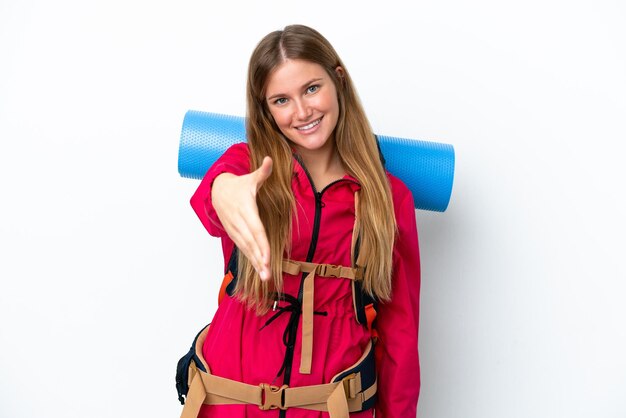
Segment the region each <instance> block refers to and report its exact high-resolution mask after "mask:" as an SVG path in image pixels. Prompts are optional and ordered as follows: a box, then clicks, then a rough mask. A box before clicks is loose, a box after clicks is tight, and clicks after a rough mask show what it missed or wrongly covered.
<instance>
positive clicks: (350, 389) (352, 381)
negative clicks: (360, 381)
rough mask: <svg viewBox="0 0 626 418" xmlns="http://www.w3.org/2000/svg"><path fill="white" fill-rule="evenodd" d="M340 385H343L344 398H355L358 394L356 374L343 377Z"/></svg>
mask: <svg viewBox="0 0 626 418" xmlns="http://www.w3.org/2000/svg"><path fill="white" fill-rule="evenodd" d="M341 383H342V385H343V390H344V392H345V394H346V398H348V399H354V398H356V396H357V394H358V390H359V389H358V388H357V374H356V373H352V374H349V375H348V376H346V377H344V378H343V379H342V380H341Z"/></svg>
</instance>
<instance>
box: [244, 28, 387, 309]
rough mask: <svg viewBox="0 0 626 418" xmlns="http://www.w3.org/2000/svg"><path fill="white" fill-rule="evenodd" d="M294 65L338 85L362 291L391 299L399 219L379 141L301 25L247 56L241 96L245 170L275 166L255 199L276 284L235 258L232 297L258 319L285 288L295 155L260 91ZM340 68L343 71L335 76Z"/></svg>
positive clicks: (330, 57) (340, 147)
mask: <svg viewBox="0 0 626 418" xmlns="http://www.w3.org/2000/svg"><path fill="white" fill-rule="evenodd" d="M295 59H298V60H305V61H309V62H313V63H316V64H319V65H320V66H322V67H323V68H324V69H325V70H326V72H327V73H328V75H329V76H330V78H331V79H332V81H333V83H334V84H335V87H336V90H337V98H338V102H339V117H338V121H337V126H336V128H335V143H336V148H337V153H338V155H339V158H340V159H341V161H342V163H343V166H344V167H345V168H346V170H347V171H348V173H350V174H351V175H352V176H353V177H355V178H356V179H357V180H358V181H359V182H360V184H361V191H360V199H359V202H360V203H359V206H358V214H357V216H358V218H359V223H358V225H357V228H358V234H359V241H360V247H359V260H368V262H367V266H366V269H365V277H364V279H363V286H362V287H363V289H364V290H365V291H366V292H367V293H369V294H370V295H371V296H374V297H376V298H378V299H379V300H389V299H390V298H391V273H392V255H393V246H394V240H395V235H396V220H395V217H394V216H389V213H390V208H393V199H392V196H391V188H390V185H389V181H388V179H387V176H386V174H385V171H384V168H383V165H382V162H381V160H380V154H379V151H378V147H377V144H376V138H375V137H374V134H373V133H372V129H371V127H370V124H369V121H368V120H367V117H366V116H365V112H364V110H363V107H362V105H361V102H360V100H359V98H358V96H357V93H356V90H355V88H354V86H353V83H352V80H351V78H350V75H349V73H348V71H347V70H346V67H345V65H344V64H343V63H342V62H341V59H340V58H339V56H338V55H337V53H336V52H335V50H334V48H333V47H332V45H331V44H330V43H329V42H328V41H327V40H326V39H325V38H324V37H323V36H322V35H321V34H320V33H319V32H317V31H315V30H314V29H312V28H309V27H307V26H303V25H291V26H287V27H285V29H284V30H282V31H275V32H272V33H270V34H268V35H267V36H265V37H264V38H263V39H262V40H261V41H260V42H259V44H258V45H257V47H256V48H255V50H254V51H253V53H252V56H251V57H250V63H249V67H248V81H247V93H246V100H247V118H246V131H247V137H248V148H249V150H250V167H251V170H256V169H257V168H258V167H259V166H260V165H261V163H262V161H263V158H264V156H266V155H269V156H270V157H271V158H272V159H273V161H274V164H273V169H272V174H271V175H270V177H269V178H268V179H267V180H266V182H265V183H264V184H263V186H262V187H261V188H260V189H259V192H258V194H257V205H258V208H259V215H260V218H261V221H262V222H263V225H264V226H265V231H266V233H267V237H268V240H269V244H270V254H271V255H272V256H271V261H270V269H271V273H272V278H273V280H271V281H265V282H264V281H261V280H260V278H259V276H258V274H257V273H256V271H255V270H254V268H253V267H252V264H251V263H250V262H249V261H248V260H247V259H246V257H243V256H242V257H239V265H238V272H239V274H238V280H237V286H236V288H235V292H236V293H237V295H238V296H239V298H240V299H241V300H245V301H246V302H248V304H249V306H254V307H256V309H257V313H259V314H261V313H264V312H266V311H267V309H268V307H269V304H270V302H271V300H270V297H271V295H272V293H273V292H275V291H277V292H280V291H281V289H282V277H283V276H282V264H281V263H282V256H283V253H284V252H287V253H289V250H290V248H289V236H290V232H291V231H290V228H291V221H292V215H293V213H294V209H295V198H294V195H293V191H292V190H291V180H292V174H293V156H292V151H291V148H290V146H289V143H288V142H287V140H286V139H285V138H284V137H283V136H282V134H281V133H280V130H279V129H278V126H277V125H276V123H275V122H274V119H273V118H272V115H271V114H270V111H269V108H268V106H267V102H266V99H265V89H266V86H267V81H268V78H269V77H270V75H271V74H272V71H273V70H274V69H276V68H277V67H278V66H279V65H280V64H282V63H283V62H284V61H285V60H295ZM337 67H341V68H342V69H343V71H342V72H337V71H335V70H336V68H337ZM391 213H392V214H393V213H394V212H393V210H392V211H391ZM353 262H355V263H356V260H353Z"/></svg>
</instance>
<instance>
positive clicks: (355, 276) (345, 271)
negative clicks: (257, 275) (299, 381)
mask: <svg viewBox="0 0 626 418" xmlns="http://www.w3.org/2000/svg"><path fill="white" fill-rule="evenodd" d="M283 272H285V273H287V274H292V275H296V274H300V273H307V275H306V276H305V277H304V284H303V287H302V354H301V358H300V373H301V374H311V362H312V360H313V301H314V291H315V276H316V275H317V276H321V277H339V278H344V279H349V280H359V279H361V278H362V276H363V270H362V269H360V268H352V267H345V266H337V265H334V264H316V263H307V262H303V261H293V260H283Z"/></svg>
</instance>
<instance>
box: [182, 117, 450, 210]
mask: <svg viewBox="0 0 626 418" xmlns="http://www.w3.org/2000/svg"><path fill="white" fill-rule="evenodd" d="M377 137H378V141H379V143H380V149H381V151H382V153H383V156H384V158H385V168H386V169H387V170H388V171H389V172H390V173H391V174H393V175H394V176H396V177H398V178H399V179H400V180H402V181H403V182H404V183H405V184H406V185H407V187H408V188H409V189H410V190H411V192H412V193H413V200H414V203H415V208H416V209H423V210H431V211H437V212H443V211H445V210H446V208H447V207H448V203H449V202H450V196H451V194H452V183H453V180H454V148H453V147H452V145H450V144H442V143H438V142H430V141H419V140H415V139H408V138H396V137H390V136H384V135H377ZM245 140H246V129H245V120H244V118H242V117H239V116H230V115H222V114H218V113H208V112H201V111H197V110H189V111H187V113H186V114H185V118H184V120H183V128H182V132H181V136H180V147H179V152H178V172H179V173H180V175H181V176H183V177H188V178H193V179H201V178H202V177H204V174H205V173H206V172H207V170H208V169H209V168H210V167H211V165H212V164H213V163H214V162H215V161H216V160H217V159H218V158H219V157H220V156H221V155H222V154H223V153H224V151H226V149H227V148H228V147H230V146H231V145H233V144H235V143H238V142H243V141H245Z"/></svg>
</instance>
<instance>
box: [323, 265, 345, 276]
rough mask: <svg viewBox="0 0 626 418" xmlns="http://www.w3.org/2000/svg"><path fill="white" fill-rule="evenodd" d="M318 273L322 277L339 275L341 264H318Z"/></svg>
mask: <svg viewBox="0 0 626 418" xmlns="http://www.w3.org/2000/svg"><path fill="white" fill-rule="evenodd" d="M318 269H319V270H318V272H319V273H318V274H319V275H320V276H322V277H339V275H341V266H337V265H334V264H320V265H319V267H318Z"/></svg>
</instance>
